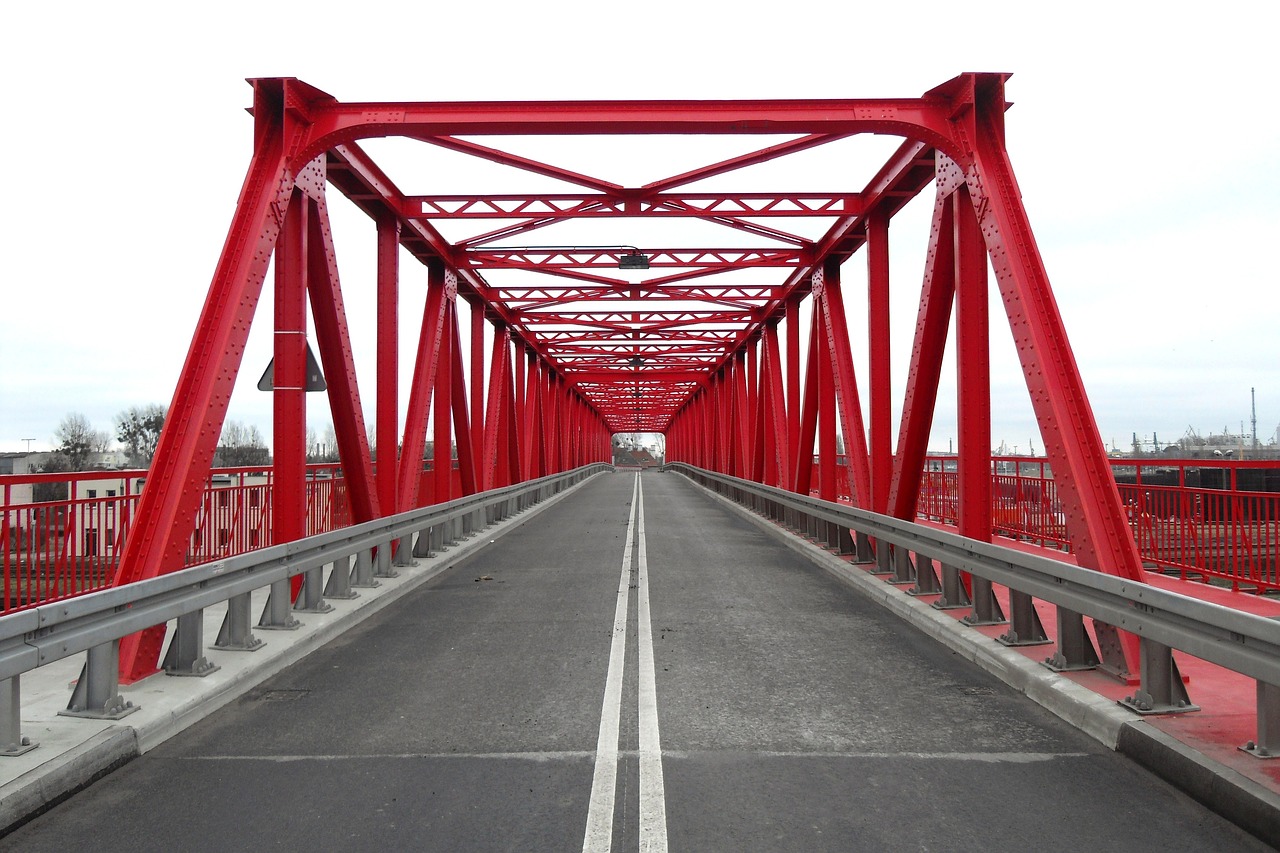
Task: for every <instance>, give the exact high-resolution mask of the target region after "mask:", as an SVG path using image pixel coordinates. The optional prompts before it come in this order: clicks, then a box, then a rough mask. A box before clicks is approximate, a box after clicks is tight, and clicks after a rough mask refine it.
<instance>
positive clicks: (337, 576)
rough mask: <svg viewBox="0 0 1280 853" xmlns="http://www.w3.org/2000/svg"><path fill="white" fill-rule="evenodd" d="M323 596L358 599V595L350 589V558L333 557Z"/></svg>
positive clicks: (344, 556)
mask: <svg viewBox="0 0 1280 853" xmlns="http://www.w3.org/2000/svg"><path fill="white" fill-rule="evenodd" d="M324 594H325V596H327V597H328V598H345V599H351V598H358V597H359V596H360V593H358V592H356V591H355V590H354V589H352V588H351V557H349V556H347V555H346V554H343V555H342V556H341V557H335V558H334V560H333V568H332V569H330V570H329V583H327V584H326V585H325V588H324Z"/></svg>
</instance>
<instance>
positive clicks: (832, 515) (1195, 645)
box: [664, 463, 1280, 757]
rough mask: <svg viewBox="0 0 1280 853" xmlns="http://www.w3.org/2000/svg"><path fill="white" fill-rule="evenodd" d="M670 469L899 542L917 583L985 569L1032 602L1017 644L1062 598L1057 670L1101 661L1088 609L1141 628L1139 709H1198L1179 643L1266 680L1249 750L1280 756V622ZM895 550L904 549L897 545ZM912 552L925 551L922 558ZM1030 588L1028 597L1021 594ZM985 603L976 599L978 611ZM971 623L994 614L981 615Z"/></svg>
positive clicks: (783, 518) (772, 509) (804, 516)
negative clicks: (1040, 609)
mask: <svg viewBox="0 0 1280 853" xmlns="http://www.w3.org/2000/svg"><path fill="white" fill-rule="evenodd" d="M664 470H672V471H676V472H678V473H681V474H684V475H685V476H687V477H689V478H690V479H691V480H693V481H694V482H696V483H698V484H700V485H702V486H704V487H706V488H709V489H711V490H713V491H716V492H718V493H720V494H722V495H724V496H725V497H728V498H730V499H731V500H734V501H735V502H737V503H740V504H743V505H745V506H748V507H749V508H751V509H753V510H755V511H757V512H759V513H761V514H763V515H765V516H766V517H769V518H771V519H773V520H775V521H779V522H781V523H783V524H785V525H787V526H790V527H792V528H794V529H797V530H803V531H805V532H807V533H808V534H809V535H811V536H813V537H814V538H815V539H817V540H818V541H820V542H823V543H825V544H827V545H828V546H830V547H833V548H836V549H837V550H838V551H839V552H840V553H843V554H851V553H858V554H860V555H861V556H862V557H868V556H869V552H868V549H867V542H868V540H870V539H874V540H876V541H877V543H887V544H888V545H889V546H891V548H886V549H880V550H879V552H878V553H877V557H878V558H879V559H878V560H877V562H879V563H880V564H881V567H882V568H884V567H886V566H887V565H893V566H894V567H895V569H894V571H895V572H896V573H897V574H898V577H896V578H895V580H901V581H906V582H910V581H912V580H915V581H916V583H917V589H916V592H917V593H941V594H942V595H943V599H944V600H946V599H947V598H948V596H951V600H952V601H954V600H955V596H956V595H958V594H962V593H961V592H960V591H959V590H956V589H955V587H959V584H958V583H956V582H955V577H954V576H955V575H956V574H958V573H959V572H962V571H963V572H968V573H970V575H971V576H972V577H973V579H974V600H975V602H977V601H978V599H979V589H980V586H979V581H982V582H984V583H986V584H987V585H989V584H991V583H997V584H1000V585H1002V586H1005V587H1007V588H1008V589H1009V590H1010V593H1011V595H1010V599H1011V609H1014V610H1018V609H1022V610H1023V612H1022V613H1021V614H1019V613H1014V614H1011V616H1010V624H1011V625H1013V626H1014V627H1013V630H1011V631H1010V632H1009V634H1007V635H1006V636H1005V637H1003V638H1001V641H1002V642H1005V643H1006V644H1007V645H1024V644H1028V641H1030V642H1047V639H1046V638H1044V637H1043V632H1041V637H1040V638H1035V637H1028V636H1027V634H1028V633H1033V632H1034V630H1035V629H1034V628H1032V627H1030V625H1031V620H1034V618H1035V617H1034V615H1032V616H1031V617H1030V619H1028V616H1027V611H1030V612H1031V613H1032V614H1034V610H1033V609H1032V608H1033V605H1032V604H1031V598H1032V597H1034V598H1039V599H1042V600H1044V601H1047V602H1050V603H1051V604H1054V605H1056V606H1057V614H1058V631H1057V641H1056V642H1057V644H1058V651H1057V654H1056V655H1055V656H1054V657H1053V658H1051V661H1050V662H1047V664H1048V665H1049V666H1050V668H1052V669H1057V670H1073V669H1085V668H1090V667H1091V666H1093V665H1096V664H1097V657H1096V654H1095V653H1094V652H1093V649H1092V646H1091V644H1090V643H1089V640H1088V638H1087V636H1086V635H1085V634H1084V628H1083V622H1082V620H1081V617H1082V616H1088V617H1090V618H1093V619H1096V620H1099V621H1101V622H1104V623H1106V624H1108V625H1112V626H1115V627H1117V628H1120V629H1123V630H1126V631H1129V632H1131V633H1133V634H1136V635H1137V636H1138V637H1139V638H1140V646H1141V653H1140V665H1141V671H1140V677H1141V684H1140V687H1139V689H1138V691H1137V692H1136V693H1135V694H1134V695H1133V696H1132V697H1130V698H1129V699H1126V700H1125V701H1124V702H1123V703H1122V704H1124V705H1126V706H1127V707H1130V708H1132V709H1133V710H1135V711H1137V712H1139V713H1144V714H1145V713H1174V712H1179V711H1188V710H1195V709H1196V706H1194V705H1192V704H1191V703H1190V700H1189V698H1188V697H1187V695H1186V692H1185V688H1184V686H1183V683H1182V679H1181V677H1180V676H1179V675H1178V672H1177V667H1176V665H1175V664H1174V662H1173V657H1172V651H1171V650H1173V649H1177V650H1179V651H1182V652H1185V653H1187V654H1189V655H1192V656H1194V657H1197V658H1201V659H1203V660H1206V661H1209V662H1210V663H1213V664H1216V665H1218V666H1222V667H1224V668H1226V669H1229V670H1232V671H1233V672H1237V673H1240V674H1242V675H1246V676H1248V677H1250V678H1253V679H1255V680H1256V681H1257V683H1258V700H1257V701H1258V704H1257V714H1258V719H1257V738H1256V740H1255V741H1252V742H1250V743H1249V744H1246V745H1245V746H1244V747H1242V748H1243V749H1245V751H1247V752H1250V753H1251V754H1254V755H1256V756H1258V757H1271V756H1275V755H1280V686H1277V685H1280V622H1277V621H1275V620H1272V619H1268V618H1265V617H1262V616H1257V615H1254V614H1251V613H1243V612H1240V611H1238V610H1234V609H1231V608H1228V607H1222V606H1220V605H1217V604H1212V603H1210V602H1206V601H1201V600H1199V599H1196V598H1191V597H1189V596H1184V595H1179V594H1177V593H1173V592H1169V591H1167V590H1161V589H1157V588H1155V587H1151V586H1147V585H1146V584H1142V583H1137V582H1134V581H1129V580H1125V579H1123V578H1119V577H1115V576H1112V575H1107V574H1104V573H1102V572H1098V571H1093V570H1090V569H1084V568H1080V567H1078V566H1072V565H1069V564H1067V563H1063V562H1061V561H1059V560H1054V559H1051V558H1048V557H1040V556H1037V555H1034V554H1027V553H1024V552H1022V551H1018V550H1014V549H1011V548H1005V547H1002V546H1000V545H997V544H993V543H987V542H981V541H978V540H974V539H967V538H965V537H963V536H959V535H957V534H954V533H949V532H946V531H942V530H937V529H935V528H932V527H928V526H925V525H920V524H915V523H912V522H908V521H902V520H899V519H896V518H891V517H889V516H884V515H878V514H876V513H872V512H868V511H866V510H861V509H856V508H853V507H849V506H845V505H842V504H838V503H832V502H829V501H823V500H819V499H817V498H813V497H809V496H807V495H799V494H796V493H794V492H788V491H784V490H782V489H777V488H774V487H771V486H764V485H761V484H759V483H755V482H752V481H750V480H742V479H739V478H737V477H730V476H726V475H724V474H717V473H713V472H711V471H706V470H703V469H701V468H695V467H693V466H691V465H686V464H683V463H670V464H668V465H666V466H664ZM890 551H892V555H889V554H888V552H890ZM911 554H914V555H915V561H914V562H915V565H914V567H912V566H911V561H910V559H909V556H910V555H911ZM931 563H937V564H938V565H940V566H942V567H943V574H944V578H943V583H942V586H938V581H937V578H936V576H934V575H933V570H932V566H931V565H930V564H931ZM912 568H914V572H912V571H911V570H912ZM913 574H914V577H913V576H912V575H913ZM948 575H949V576H951V577H950V579H951V580H952V582H953V583H954V586H953V588H952V589H946V588H945V587H946V586H947V581H948V577H947V576H948ZM1019 598H1020V599H1021V600H1020V601H1018V600H1015V599H1019ZM978 609H979V608H978V607H977V605H976V603H975V605H974V610H975V614H977V612H978ZM970 624H984V623H983V621H982V618H981V616H979V618H978V619H976V620H972V621H970ZM987 624H989V623H987ZM1036 624H1038V622H1037V623H1036Z"/></svg>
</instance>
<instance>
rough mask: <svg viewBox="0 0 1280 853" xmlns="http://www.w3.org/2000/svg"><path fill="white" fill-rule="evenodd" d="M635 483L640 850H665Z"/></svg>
mask: <svg viewBox="0 0 1280 853" xmlns="http://www.w3.org/2000/svg"><path fill="white" fill-rule="evenodd" d="M642 483H643V481H642V480H641V479H640V475H639V474H637V475H636V484H637V486H638V487H639V490H640V493H639V496H638V497H637V499H636V504H637V505H638V506H639V519H638V522H637V525H636V527H637V530H636V534H637V537H638V546H637V547H638V548H639V553H638V554H637V555H636V559H637V565H638V567H639V568H638V572H637V574H638V575H639V579H638V581H637V583H636V611H637V612H636V637H637V639H638V641H639V652H640V654H639V664H640V689H639V697H640V851H641V853H667V804H666V793H665V790H664V788H663V783H662V741H661V739H660V738H659V737H658V688H657V679H656V676H655V667H654V663H653V624H652V622H651V621H650V617H649V554H648V549H647V548H646V546H645V535H644V486H643V484H642Z"/></svg>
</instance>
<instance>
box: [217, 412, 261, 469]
mask: <svg viewBox="0 0 1280 853" xmlns="http://www.w3.org/2000/svg"><path fill="white" fill-rule="evenodd" d="M213 459H214V464H215V465H217V466H218V467H222V468H225V467H230V466H239V465H268V464H270V462H271V453H270V451H268V450H267V444H266V442H265V441H263V440H262V433H260V432H259V431H258V428H257V427H256V426H252V425H250V426H245V425H244V424H242V423H240V422H239V421H227V422H226V423H225V424H224V425H223V427H222V437H221V438H219V439H218V450H217V452H216V453H215V454H214V457H213Z"/></svg>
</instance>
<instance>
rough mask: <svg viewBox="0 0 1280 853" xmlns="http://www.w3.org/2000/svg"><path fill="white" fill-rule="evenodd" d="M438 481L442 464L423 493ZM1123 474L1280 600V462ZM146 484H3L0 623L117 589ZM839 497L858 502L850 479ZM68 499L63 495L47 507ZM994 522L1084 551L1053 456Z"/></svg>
mask: <svg viewBox="0 0 1280 853" xmlns="http://www.w3.org/2000/svg"><path fill="white" fill-rule="evenodd" d="M839 461H840V464H841V467H842V468H843V465H844V460H843V458H841V459H840V460H839ZM430 471H431V463H430V462H428V463H426V464H425V465H424V471H423V474H422V477H423V485H422V494H423V495H428V494H430V489H431V481H430V479H429V477H428V474H429V472H430ZM841 473H842V475H843V471H841ZM1112 473H1113V475H1114V476H1115V478H1116V480H1117V485H1118V488H1119V491H1120V496H1121V499H1122V500H1123V501H1124V502H1125V505H1126V507H1127V508H1128V511H1129V518H1130V524H1131V526H1132V528H1133V533H1134V539H1135V542H1136V543H1137V545H1138V550H1139V553H1140V554H1141V555H1142V559H1143V561H1144V563H1145V564H1146V566H1147V567H1148V568H1149V569H1152V570H1155V571H1161V572H1166V573H1170V574H1177V575H1179V576H1180V577H1182V578H1184V579H1190V580H1200V581H1206V582H1216V583H1219V584H1222V585H1228V586H1230V587H1231V588H1232V589H1235V590H1238V591H1247V592H1254V593H1264V592H1269V591H1280V558H1278V555H1280V460H1271V461H1235V460H1232V461H1222V460H1203V461H1202V460H1158V461H1157V460H1132V459H1116V460H1113V461H1112ZM271 477H272V473H271V468H270V467H254V468H225V469H216V470H215V471H213V472H212V473H211V475H210V478H209V482H208V483H207V485H206V487H205V493H204V495H203V498H202V500H201V504H200V508H199V510H198V511H197V515H196V524H195V529H194V530H193V532H192V534H191V540H190V545H189V547H188V550H187V553H186V559H185V564H186V565H195V564H197V563H202V562H207V561H209V560H216V559H220V558H223V557H228V556H232V555H235V554H242V553H244V552H246V551H252V550H254V549H255V548H262V547H266V546H267V545H270V544H272V541H271V492H272V489H271ZM307 477H308V480H307V521H306V525H307V526H306V530H307V534H308V535H314V534H316V533H323V532H325V531H328V530H334V529H337V528H340V527H344V526H346V525H348V524H350V523H351V518H350V514H349V509H348V503H347V497H346V488H345V483H344V481H343V479H342V472H341V469H340V468H339V467H338V466H336V465H330V464H319V465H311V466H308V475H307ZM454 479H455V480H456V479H457V476H456V474H455V478H454ZM816 481H817V471H816V469H815V472H814V482H816ZM145 482H146V472H145V471H87V472H79V473H75V474H70V473H58V474H19V475H0V559H2V560H3V571H4V576H3V593H4V597H3V600H2V601H0V605H2V606H0V613H5V612H9V611H11V610H20V609H22V608H25V607H29V606H33V605H35V604H39V603H43V602H46V601H54V600H57V599H60V598H67V597H70V596H73V595H79V594H82V593H85V592H91V591H93V590H96V589H102V588H104V587H107V586H110V585H111V582H112V579H113V577H114V576H115V571H116V568H117V565H118V562H119V555H120V554H121V552H122V551H123V549H124V543H125V539H126V537H127V536H128V533H129V529H130V525H131V522H132V519H133V515H134V513H135V511H136V507H137V502H138V495H139V494H140V493H141V491H142V488H143V486H144V484H145ZM839 486H840V488H839V492H840V497H841V498H842V499H843V500H846V501H847V500H848V499H849V495H848V494H847V492H848V478H847V477H846V476H841V477H840V478H839ZM957 486H958V484H957V459H956V457H954V456H930V457H928V458H927V459H926V462H925V471H924V475H923V479H922V481H921V488H920V498H919V502H918V503H917V507H916V515H917V518H918V519H920V520H925V521H932V522H937V523H942V524H956V523H957V519H958V516H959V511H958V510H959V506H958V501H959V498H958V494H959V492H958V488H957ZM459 488H460V484H459V483H457V482H455V483H454V489H455V491H456V490H457V489H459ZM54 489H57V490H61V491H62V492H63V494H62V495H60V496H55V497H49V496H47V495H45V496H43V497H44V498H45V499H42V500H36V499H35V498H36V497H41V495H40V494H39V493H40V492H41V491H49V490H54ZM991 511H992V521H993V525H994V529H995V532H996V534H997V535H999V536H1005V537H1009V538H1013V539H1018V540H1020V541H1023V542H1029V543H1032V544H1036V545H1039V546H1041V547H1045V548H1054V549H1058V550H1063V551H1070V550H1071V547H1070V543H1069V540H1068V537H1067V530H1066V520H1065V515H1064V513H1063V510H1062V506H1061V504H1060V502H1059V500H1058V496H1057V488H1056V484H1055V482H1054V479H1053V472H1052V470H1051V469H1050V466H1049V463H1048V461H1047V460H1045V459H1043V458H1033V457H1025V456H1021V457H1020V456H1002V457H996V458H995V459H993V461H992V507H991Z"/></svg>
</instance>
